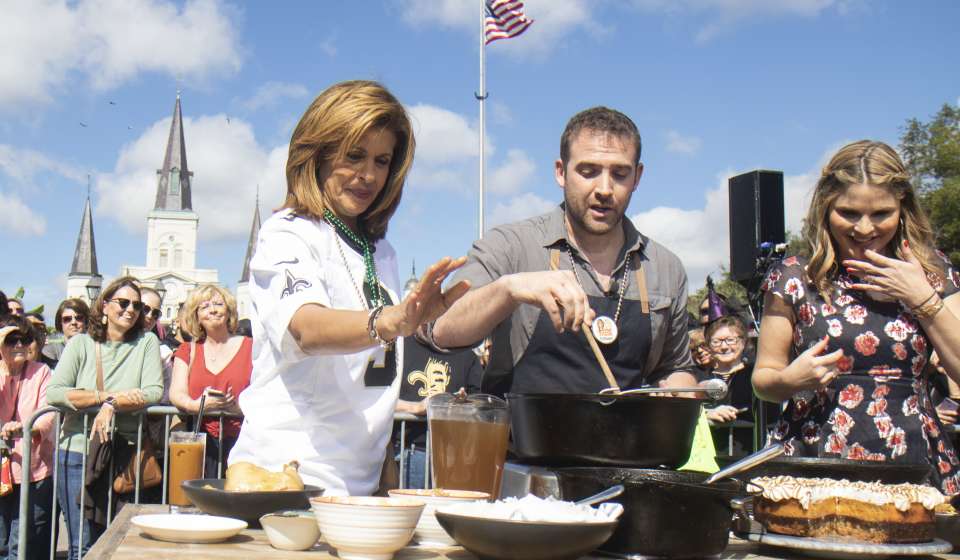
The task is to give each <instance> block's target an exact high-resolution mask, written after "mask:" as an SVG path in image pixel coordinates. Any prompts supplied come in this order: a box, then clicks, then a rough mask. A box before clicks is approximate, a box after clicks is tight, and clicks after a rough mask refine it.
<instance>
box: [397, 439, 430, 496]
mask: <svg viewBox="0 0 960 560" xmlns="http://www.w3.org/2000/svg"><path fill="white" fill-rule="evenodd" d="M401 453H403V486H404V488H424V487H425V486H424V484H423V476H424V473H425V472H426V470H427V452H426V451H424V448H423V447H422V446H413V448H412V449H411V446H409V445H408V446H407V447H406V448H405V449H403V450H402V451H401ZM398 458H399V455H398Z"/></svg>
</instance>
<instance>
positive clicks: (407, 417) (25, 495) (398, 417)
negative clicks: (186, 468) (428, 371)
mask: <svg viewBox="0 0 960 560" xmlns="http://www.w3.org/2000/svg"><path fill="white" fill-rule="evenodd" d="M98 411H99V407H93V408H88V409H85V410H82V411H72V410H70V411H66V410H64V411H61V410H60V409H59V408H57V407H53V406H47V407H45V408H42V409H40V410H37V411H36V412H34V413H33V415H31V416H30V417H29V418H27V420H26V422H24V424H23V433H25V434H29V433H31V431H32V429H33V426H34V424H35V423H36V422H37V420H38V419H39V418H40V417H42V416H44V415H46V414H54V415H56V418H55V419H54V425H53V435H52V437H53V442H54V448H53V475H52V478H53V490H52V496H53V497H52V501H53V503H52V508H51V518H52V519H51V525H52V526H51V535H50V558H51V560H52V559H53V558H54V557H55V555H56V548H57V546H56V545H57V533H58V526H59V523H58V514H59V511H58V508H59V502H58V494H59V492H58V490H59V482H60V481H59V473H60V462H61V449H60V432H61V430H62V427H63V422H64V420H65V414H64V412H68V413H70V414H82V415H83V432H82V433H83V438H84V440H85V441H86V440H87V439H88V437H89V430H90V417H91V415H96V413H97V412H98ZM125 414H126V415H132V416H136V417H137V419H138V420H137V436H136V449H135V452H134V457H135V460H137V462H138V464H137V468H136V476H135V481H134V483H135V484H134V493H133V503H135V504H139V503H140V490H141V488H140V487H141V484H140V464H139V460H140V451H141V449H142V448H143V437H144V430H143V426H144V419H145V418H146V417H148V416H163V417H164V430H163V445H162V447H163V482H162V485H161V498H160V503H161V504H166V503H167V490H168V488H167V483H168V476H169V468H170V456H169V442H170V432H171V418H172V417H173V416H195V415H189V414H186V413H183V412H180V410H179V409H177V408H176V407H174V406H164V405H155V406H150V407H147V408H146V409H144V410H141V411H137V412H132V413H125ZM204 416H218V417H219V422H220V426H219V428H220V429H219V435H218V438H217V439H218V444H219V445H218V446H217V447H218V454H217V478H222V477H223V463H224V461H225V460H226V457H224V453H223V422H224V417H239V416H240V415H237V414H231V413H221V412H212V413H205V414H204ZM197 421H198V422H199V421H200V420H199V419H197ZM425 421H426V419H425V418H424V417H422V416H415V415H413V414H405V413H398V414H395V415H394V422H400V449H401V451H402V450H403V449H404V448H405V445H406V439H405V438H406V427H407V422H415V423H419V422H425ZM115 430H116V426H113V427H112V431H111V433H114V432H115ZM429 438H430V433H429V430H428V431H427V445H426V448H425V451H426V468H425V470H424V487H429V484H428V482H429V476H430V466H431V458H430V440H429ZM22 442H23V444H22V445H23V447H22V462H21V467H22V468H21V472H22V473H23V476H22V478H21V484H20V508H19V516H20V522H19V527H18V534H17V542H18V557H19V558H20V559H21V560H25V559H26V558H27V536H28V532H29V529H30V527H29V526H30V525H31V524H32V519H33V517H32V515H31V512H30V511H29V510H30V507H29V506H30V502H29V495H30V474H29V473H30V466H31V462H32V461H31V459H32V457H31V451H32V446H33V438H31V437H26V438H23V439H22ZM88 452H89V448H88V446H86V445H85V446H84V447H83V452H82V462H81V466H82V469H83V472H82V474H81V479H80V486H81V488H82V487H84V486H85V483H86V466H87V457H88ZM114 466H115V465H113V464H112V463H111V466H110V473H111V476H112V473H115V472H116V469H115V468H114ZM403 467H404V454H403V453H402V452H401V454H400V487H401V488H405V487H406V486H405V482H406V481H405V480H404V468H403ZM24 482H25V483H24ZM107 488H108V489H107V527H109V526H110V524H111V523H112V521H113V513H114V512H113V511H112V508H113V484H108V485H107ZM84 500H85V497H84V493H82V492H81V494H80V504H79V505H80V514H81V515H83V511H84V505H85V504H84ZM83 525H84V524H83V523H82V520H81V523H80V531H79V533H78V534H77V535H76V537H77V547H78V548H80V543H82V542H83ZM91 544H92V543H91ZM82 557H83V552H82V550H81V551H80V558H82Z"/></svg>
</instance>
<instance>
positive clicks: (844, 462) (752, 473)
mask: <svg viewBox="0 0 960 560" xmlns="http://www.w3.org/2000/svg"><path fill="white" fill-rule="evenodd" d="M759 476H796V477H803V478H833V479H836V480H840V479H847V480H849V481H851V482H877V481H879V482H882V483H884V484H902V483H904V482H909V483H911V484H923V483H925V482H927V478H928V477H929V476H930V465H929V464H917V463H892V462H880V461H852V460H848V459H838V458H819V457H788V456H783V457H777V458H776V459H771V460H769V461H767V462H766V463H763V464H760V465H757V466H756V467H754V468H752V469H751V470H749V471H747V472H745V473H743V474H741V475H735V476H734V478H737V479H739V480H743V481H748V480H750V479H751V478H756V477H759Z"/></svg>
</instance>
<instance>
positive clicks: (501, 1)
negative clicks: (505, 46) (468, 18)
mask: <svg viewBox="0 0 960 560" xmlns="http://www.w3.org/2000/svg"><path fill="white" fill-rule="evenodd" d="M485 1H486V4H487V16H486V18H485V19H484V36H485V37H486V42H485V43H484V44H486V45H489V44H490V43H492V42H493V41H496V40H497V39H509V38H510V37H516V36H517V35H519V34H521V33H523V32H524V31H526V30H527V28H528V27H530V24H532V23H533V20H532V19H530V18H528V17H527V16H526V15H524V13H523V2H521V1H520V0H485Z"/></svg>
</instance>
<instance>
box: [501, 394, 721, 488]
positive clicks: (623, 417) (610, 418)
mask: <svg viewBox="0 0 960 560" xmlns="http://www.w3.org/2000/svg"><path fill="white" fill-rule="evenodd" d="M506 397H507V401H508V402H509V403H510V427H511V433H512V435H513V447H512V451H513V452H514V454H515V455H516V457H517V459H518V460H519V461H520V462H523V463H527V464H531V465H546V466H550V467H568V466H604V465H609V466H626V467H658V466H664V467H667V468H673V467H678V466H680V465H682V464H683V463H685V462H686V461H687V458H688V457H689V455H690V446H691V445H692V444H693V434H694V431H695V430H696V427H697V420H698V419H699V417H700V405H701V403H702V402H703V399H700V398H684V397H659V396H650V395H599V394H540V393H537V394H529V393H528V394H517V393H508V394H507V395H506ZM584 495H586V494H584Z"/></svg>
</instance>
